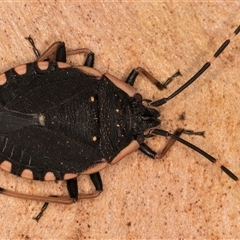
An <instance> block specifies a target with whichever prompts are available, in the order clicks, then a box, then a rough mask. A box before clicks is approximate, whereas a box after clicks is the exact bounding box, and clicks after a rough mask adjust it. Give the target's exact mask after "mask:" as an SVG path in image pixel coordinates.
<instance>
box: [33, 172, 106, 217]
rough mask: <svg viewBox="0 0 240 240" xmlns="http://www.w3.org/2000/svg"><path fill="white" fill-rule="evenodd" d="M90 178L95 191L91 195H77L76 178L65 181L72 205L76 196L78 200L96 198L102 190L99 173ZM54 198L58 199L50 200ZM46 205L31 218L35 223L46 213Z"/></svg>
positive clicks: (91, 175) (46, 203)
mask: <svg viewBox="0 0 240 240" xmlns="http://www.w3.org/2000/svg"><path fill="white" fill-rule="evenodd" d="M90 178H91V180H92V182H93V184H94V186H95V189H96V191H95V192H93V193H92V194H78V184H77V178H73V179H69V180H67V190H68V194H69V197H70V199H71V201H72V203H74V202H76V201H77V200H78V195H79V198H91V197H97V196H98V195H99V194H100V192H101V191H102V190H103V188H102V180H101V176H100V174H99V172H97V173H93V174H90ZM54 197H56V198H59V197H57V196H51V198H54ZM70 199H69V200H70ZM48 204H49V202H45V203H44V204H43V206H42V208H41V210H40V212H39V214H38V215H37V216H36V217H34V218H33V219H34V220H36V221H37V222H38V221H39V219H40V218H41V217H42V215H43V213H44V212H45V211H46V209H47V207H48Z"/></svg>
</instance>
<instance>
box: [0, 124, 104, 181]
mask: <svg viewBox="0 0 240 240" xmlns="http://www.w3.org/2000/svg"><path fill="white" fill-rule="evenodd" d="M97 144H98V143H96V146H93V145H92V146H90V145H88V144H84V143H81V142H78V141H75V140H73V139H71V138H69V137H67V136H64V135H62V134H61V133H59V132H53V131H51V130H48V129H46V128H41V127H38V126H30V127H27V128H23V129H20V130H17V131H14V132H12V133H10V134H7V135H0V149H1V152H0V161H1V162H3V161H4V160H8V161H9V162H10V163H11V165H12V166H11V169H10V171H11V173H13V174H15V175H18V176H21V173H22V172H23V170H25V169H29V170H31V171H32V173H33V179H36V180H43V179H44V176H45V174H46V173H47V172H52V173H53V174H54V175H55V177H56V180H61V179H63V176H64V174H65V173H81V172H82V171H84V170H86V169H88V168H89V167H92V166H94V165H95V164H98V163H100V162H101V161H102V158H101V155H102V154H101V152H100V151H99V148H98V147H97Z"/></svg>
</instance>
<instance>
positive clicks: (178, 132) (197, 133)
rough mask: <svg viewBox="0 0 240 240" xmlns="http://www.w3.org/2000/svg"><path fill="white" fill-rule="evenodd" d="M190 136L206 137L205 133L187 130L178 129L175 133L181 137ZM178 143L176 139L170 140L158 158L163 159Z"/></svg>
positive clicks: (158, 154)
mask: <svg viewBox="0 0 240 240" xmlns="http://www.w3.org/2000/svg"><path fill="white" fill-rule="evenodd" d="M183 133H184V134H188V135H198V136H203V137H204V132H194V131H191V130H185V129H180V128H178V129H177V130H176V131H175V132H174V135H176V136H178V137H180V136H181V135H182V134H183ZM175 142H176V139H174V138H170V139H169V140H168V141H167V143H166V145H165V147H164V148H163V149H162V150H161V151H158V152H157V155H156V158H159V159H160V158H163V157H164V156H165V154H166V153H167V152H168V150H169V149H170V148H171V147H172V146H173V144H174V143H175Z"/></svg>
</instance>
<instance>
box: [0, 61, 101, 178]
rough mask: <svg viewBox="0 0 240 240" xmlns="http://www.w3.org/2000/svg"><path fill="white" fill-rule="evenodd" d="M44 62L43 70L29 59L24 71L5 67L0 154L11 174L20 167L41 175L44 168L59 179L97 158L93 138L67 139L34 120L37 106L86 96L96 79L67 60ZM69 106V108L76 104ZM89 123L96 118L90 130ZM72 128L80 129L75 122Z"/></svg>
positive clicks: (46, 106)
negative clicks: (63, 62) (61, 64)
mask: <svg viewBox="0 0 240 240" xmlns="http://www.w3.org/2000/svg"><path fill="white" fill-rule="evenodd" d="M46 64H48V65H47V66H48V67H47V69H45V70H42V69H40V68H39V67H38V63H29V64H27V65H26V72H25V73H24V74H19V73H17V71H16V70H15V69H11V70H9V71H7V72H6V73H5V75H6V79H7V81H6V83H5V84H3V85H1V86H0V106H1V108H0V128H1V130H0V151H1V152H0V156H1V161H4V160H8V161H9V162H10V163H11V169H9V170H10V171H11V172H12V173H13V174H16V175H21V173H22V171H23V170H24V169H29V170H31V171H32V172H33V178H34V179H44V176H45V174H46V173H47V172H52V173H53V174H54V175H55V177H56V179H62V178H63V175H64V174H65V173H81V172H82V171H84V170H86V169H88V168H89V167H91V166H94V165H95V164H97V163H99V162H101V159H102V153H101V151H100V150H99V142H98V140H97V141H91V144H90V145H89V144H88V142H84V141H81V140H79V141H78V139H79V138H78V135H79V134H78V135H76V136H77V137H76V138H75V139H73V137H72V136H71V134H70V136H69V135H66V134H64V132H61V131H58V130H56V129H54V128H53V129H47V128H44V127H41V126H40V125H41V124H37V123H36V121H37V120H38V116H39V114H40V113H42V112H51V109H55V110H56V109H58V108H61V107H62V106H64V108H63V110H64V111H65V108H67V107H68V104H65V103H66V102H67V103H68V102H70V103H72V102H71V99H74V98H76V96H77V97H78V99H79V96H81V97H80V99H82V101H83V102H86V101H87V100H88V99H89V96H92V94H94V92H95V91H97V90H96V89H97V86H98V82H99V81H98V80H97V79H96V77H94V76H91V75H86V74H84V73H83V72H81V71H80V70H78V69H74V68H71V67H69V66H68V67H65V68H59V67H58V64H57V63H50V62H49V63H46ZM85 98H86V99H85ZM73 102H74V103H75V101H73ZM65 105H66V106H65ZM75 107H76V108H73V110H71V112H75V110H76V109H77V108H78V107H79V106H75ZM61 109H62V108H61ZM71 109H72V108H71ZM94 109H97V107H95V108H94ZM84 114H85V113H84V110H83V115H84ZM85 115H86V114H85ZM63 117H64V116H63ZM81 118H82V119H84V117H81ZM85 118H86V117H85ZM89 118H90V119H91V118H92V117H91V116H90V117H89ZM37 125H38V126H37ZM85 125H86V124H85ZM85 128H86V126H85ZM95 129H98V126H97V125H96V124H95V126H94V128H93V132H95ZM73 130H74V129H73ZM75 130H77V131H81V126H79V127H78V128H77V129H75ZM98 130H99V129H98ZM66 132H68V128H66ZM85 132H86V135H87V131H85ZM90 132H91V131H90ZM88 135H89V134H88ZM84 137H85V136H84Z"/></svg>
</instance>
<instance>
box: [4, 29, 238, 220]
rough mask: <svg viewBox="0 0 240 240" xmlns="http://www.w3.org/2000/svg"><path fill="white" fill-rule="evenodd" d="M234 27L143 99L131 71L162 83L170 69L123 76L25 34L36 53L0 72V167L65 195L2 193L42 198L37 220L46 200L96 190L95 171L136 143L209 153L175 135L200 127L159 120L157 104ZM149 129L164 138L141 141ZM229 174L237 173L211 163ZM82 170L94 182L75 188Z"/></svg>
mask: <svg viewBox="0 0 240 240" xmlns="http://www.w3.org/2000/svg"><path fill="white" fill-rule="evenodd" d="M239 31H240V26H238V27H237V29H236V30H235V31H234V33H233V35H232V36H231V37H230V38H229V39H227V40H226V41H225V42H224V43H223V44H222V45H221V46H220V48H219V49H218V50H217V51H216V53H215V54H214V55H213V58H212V59H211V60H210V61H208V62H206V63H205V64H204V65H203V67H202V68H201V69H200V70H199V71H198V72H197V73H196V74H194V75H193V77H191V78H190V79H189V80H188V81H187V82H186V83H185V84H183V85H182V86H181V87H180V88H178V89H177V90H176V91H175V92H173V93H172V94H171V95H170V96H168V97H166V98H161V99H159V100H156V101H151V100H149V99H143V98H142V96H141V95H140V94H139V93H137V92H136V90H135V89H134V87H133V85H134V82H135V80H136V78H137V76H138V74H139V73H141V74H143V75H144V76H145V77H146V78H147V79H148V80H149V81H150V82H151V83H153V84H154V85H156V87H157V88H158V89H159V90H163V89H165V88H166V86H167V85H168V84H169V83H170V82H171V81H172V79H173V78H175V77H177V76H179V75H181V74H180V72H179V71H177V72H176V73H175V74H173V76H171V77H170V78H168V79H167V81H166V82H165V83H160V82H159V81H158V80H157V79H155V78H154V77H153V76H152V75H150V74H149V73H148V72H147V71H146V70H145V69H143V68H141V67H138V68H136V69H133V70H132V72H131V73H130V74H129V76H128V77H127V79H126V81H125V82H123V81H121V80H119V79H117V78H116V77H114V76H112V75H111V74H109V73H105V74H102V73H100V72H99V71H98V70H96V69H94V68H93V65H94V54H93V52H91V51H90V50H88V49H85V48H82V49H77V50H71V51H69V50H66V48H65V44H64V43H63V42H55V43H53V44H52V45H51V46H50V47H49V48H48V49H47V50H46V51H45V52H44V53H42V54H40V53H39V51H38V50H37V48H36V47H35V44H34V42H33V40H32V38H30V37H29V38H28V40H29V41H30V43H31V44H32V46H33V50H34V52H35V54H36V55H37V60H36V61H35V62H33V63H28V64H25V65H21V66H18V67H15V68H12V69H10V70H8V71H6V72H5V73H3V74H2V75H0V167H1V168H2V169H4V170H6V171H8V172H11V173H13V174H15V175H17V176H21V177H24V178H29V179H33V180H65V181H66V183H67V190H68V193H69V195H68V196H36V195H29V194H23V193H18V192H13V191H9V190H6V189H3V188H0V192H1V193H2V194H5V195H9V196H13V197H19V198H25V199H34V200H38V201H44V202H46V204H44V206H43V208H42V210H41V212H40V214H39V215H38V216H37V217H36V219H37V220H38V219H39V218H40V217H41V215H42V213H43V212H44V210H45V209H46V207H47V203H48V202H55V203H62V204H71V203H73V202H76V201H77V200H78V199H81V198H92V197H96V196H98V195H99V194H100V192H101V191H102V190H103V187H102V181H101V177H100V174H99V171H100V170H102V169H104V168H105V167H106V166H108V164H115V163H117V162H118V161H120V160H121V159H122V158H124V157H125V156H126V155H128V154H130V153H132V152H133V151H135V150H137V149H139V150H140V151H142V152H143V153H144V154H146V155H147V156H149V157H151V158H162V157H163V156H164V155H165V154H166V152H167V151H168V150H169V149H170V148H171V146H172V145H173V144H174V142H175V141H178V142H181V143H182V144H184V145H186V146H188V147H189V148H191V149H193V150H195V151H196V152H198V153H199V154H201V155H202V156H203V157H205V158H206V159H208V160H209V161H211V162H212V163H215V162H216V159H215V158H214V157H212V156H211V155H209V154H208V153H206V152H205V151H203V150H201V149H200V148H198V147H197V146H195V145H193V144H191V143H190V142H187V141H186V140H184V139H183V138H181V137H180V135H181V134H183V133H185V134H195V135H203V132H193V131H189V130H186V129H177V130H176V132H175V133H170V132H167V131H165V130H163V129H161V128H160V112H159V109H158V107H159V106H161V105H163V104H165V103H167V102H168V101H169V100H171V99H173V98H174V97H175V96H176V95H178V94H179V93H180V92H182V91H183V90H184V89H185V88H187V87H188V86H189V85H191V84H192V83H193V82H194V81H195V80H196V79H198V78H199V76H200V75H201V74H202V73H203V72H205V71H206V70H207V69H208V68H209V67H210V65H211V64H212V62H213V61H214V59H216V58H217V57H218V56H219V55H220V54H221V53H222V52H223V50H224V49H225V48H226V47H227V46H228V44H229V43H230V40H231V39H232V38H233V37H234V36H236V35H237V34H238V33H239ZM75 54H84V55H85V61H84V64H83V65H82V66H78V67H73V66H71V65H70V64H67V61H66V58H67V56H70V55H75ZM154 135H159V136H163V137H169V140H168V142H167V144H166V146H165V147H164V148H163V150H161V151H157V152H155V151H154V150H152V149H151V148H150V147H149V146H148V145H147V144H146V143H145V142H144V140H145V138H151V137H153V136H154ZM219 166H220V168H221V169H222V171H223V172H225V173H226V174H227V175H228V176H229V177H230V178H232V179H233V180H234V181H237V180H238V178H237V176H236V175H235V174H233V173H232V172H231V171H230V170H229V169H228V168H226V167H225V166H224V165H222V164H219ZM79 174H88V175H90V178H91V181H92V182H93V184H94V186H95V191H94V192H92V193H91V194H79V193H78V185H77V177H78V175H79Z"/></svg>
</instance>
